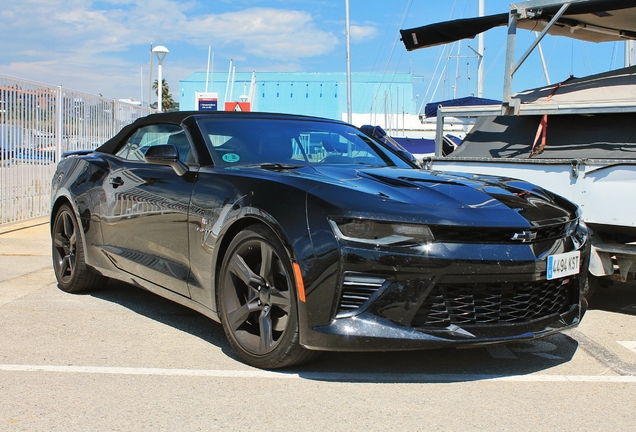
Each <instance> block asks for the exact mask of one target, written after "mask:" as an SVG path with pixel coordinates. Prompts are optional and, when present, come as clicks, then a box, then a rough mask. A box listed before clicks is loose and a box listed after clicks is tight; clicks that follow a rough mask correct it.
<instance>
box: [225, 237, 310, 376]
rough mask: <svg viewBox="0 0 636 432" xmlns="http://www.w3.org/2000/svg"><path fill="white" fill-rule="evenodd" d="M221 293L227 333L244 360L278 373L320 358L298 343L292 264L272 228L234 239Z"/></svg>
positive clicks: (228, 252)
mask: <svg viewBox="0 0 636 432" xmlns="http://www.w3.org/2000/svg"><path fill="white" fill-rule="evenodd" d="M217 292H218V302H219V308H220V314H221V321H222V323H223V329H224V330H225V334H226V335H227V337H228V339H229V341H230V344H231V345H232V347H233V348H234V350H235V351H236V353H237V354H238V355H239V357H240V358H241V359H242V360H243V361H244V362H246V363H248V364H250V365H252V366H256V367H260V368H266V369H274V368H281V367H288V366H292V365H296V364H299V363H302V362H306V361H308V360H309V359H311V358H312V357H313V356H314V352H312V351H309V350H307V349H305V348H303V347H302V346H300V344H299V343H298V309H297V305H296V291H295V283H294V276H293V273H292V266H291V260H290V258H289V256H288V254H287V251H286V250H285V248H284V247H283V245H282V244H281V242H280V241H279V240H278V238H277V237H276V236H275V235H274V234H273V233H272V232H271V231H269V230H268V229H266V228H264V227H260V226H256V227H250V228H249V229H247V230H244V231H242V232H240V233H239V234H238V235H237V236H236V237H235V238H234V239H233V240H232V242H231V244H230V246H229V248H228V251H227V253H226V254H225V257H224V259H223V264H222V266H221V274H220V282H219V288H218V291H217Z"/></svg>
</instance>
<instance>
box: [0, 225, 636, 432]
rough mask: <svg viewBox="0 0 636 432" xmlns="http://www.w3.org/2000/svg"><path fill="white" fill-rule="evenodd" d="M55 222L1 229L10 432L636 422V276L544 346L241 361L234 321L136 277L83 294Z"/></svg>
mask: <svg viewBox="0 0 636 432" xmlns="http://www.w3.org/2000/svg"><path fill="white" fill-rule="evenodd" d="M48 222H49V221H48V218H41V219H34V220H29V221H25V222H21V223H13V224H3V225H0V431H5V430H6V431H11V432H13V431H33V430H42V431H44V430H46V431H58V430H59V431H64V432H67V431H75V430H76V431H86V430H99V431H111V430H112V431H142V430H143V431H146V430H147V431H177V430H178V431H190V430H201V431H208V430H216V429H224V430H244V431H250V430H255V429H258V430H264V431H270V430H271V431H278V430H282V429H286V430H303V431H304V430H310V431H333V430H344V429H359V430H377V431H386V430H467V431H468V430H470V431H472V430H474V431H483V430H488V431H491V430H501V431H504V430H506V431H507V430H515V431H532V432H536V431H544V430H545V431H552V430H561V431H579V430H581V431H587V430H607V431H615V430H636V416H635V415H634V413H635V412H636V284H635V283H634V282H630V283H624V284H618V283H617V284H614V285H613V286H611V287H609V288H601V289H599V291H598V292H597V294H596V295H595V297H594V298H593V299H592V302H591V305H590V310H589V311H588V312H587V315H586V316H585V318H584V319H583V322H582V324H581V325H580V326H579V327H578V328H577V329H575V330H570V331H566V332H564V333H562V334H556V335H552V336H549V337H546V338H544V339H540V340H537V341H533V342H528V343H512V344H506V345H494V346H491V347H485V348H475V349H462V350H454V349H450V350H431V351H416V352H403V353H323V355H322V356H321V357H319V359H318V360H316V361H315V362H313V363H310V364H308V365H304V366H302V367H297V368H294V369H293V370H286V371H276V372H270V371H263V370H258V369H255V368H251V367H249V366H246V365H245V364H243V363H241V362H240V361H238V360H237V358H236V356H235V354H234V353H233V351H232V350H231V348H230V346H229V344H228V343H227V340H226V339H225V336H224V334H223V330H222V328H221V326H220V325H219V324H218V323H215V322H212V321H211V320H209V319H208V318H206V317H203V316H202V315H200V314H198V313H196V312H193V311H191V310H189V309H186V308H184V307H182V306H180V305H177V304H174V303H171V302H169V301H167V300H165V299H162V298H160V297H158V296H156V295H153V294H151V293H149V292H146V291H143V290H140V289H136V288H134V287H132V286H130V285H127V284H124V283H120V282H111V283H109V284H108V286H107V287H106V289H105V290H103V291H102V292H97V293H90V294H87V295H71V294H67V293H64V292H62V291H61V290H59V289H58V288H57V284H56V281H55V276H54V274H53V270H52V268H51V240H50V234H49V223H48Z"/></svg>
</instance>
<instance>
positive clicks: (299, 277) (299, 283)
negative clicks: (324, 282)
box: [292, 263, 306, 303]
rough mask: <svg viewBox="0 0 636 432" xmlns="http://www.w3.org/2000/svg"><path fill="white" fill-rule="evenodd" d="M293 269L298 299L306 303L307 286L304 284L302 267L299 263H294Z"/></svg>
mask: <svg viewBox="0 0 636 432" xmlns="http://www.w3.org/2000/svg"><path fill="white" fill-rule="evenodd" d="M292 267H293V268H294V277H295V278H296V290H297V291H298V299H299V300H300V301H301V302H303V303H305V302H306V299H305V284H304V282H303V274H302V272H301V271H300V266H299V265H298V263H292Z"/></svg>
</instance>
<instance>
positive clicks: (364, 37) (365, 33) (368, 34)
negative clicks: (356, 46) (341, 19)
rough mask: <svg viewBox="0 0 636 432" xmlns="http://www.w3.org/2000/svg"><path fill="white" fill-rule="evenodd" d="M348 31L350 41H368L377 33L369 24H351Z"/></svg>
mask: <svg viewBox="0 0 636 432" xmlns="http://www.w3.org/2000/svg"><path fill="white" fill-rule="evenodd" d="M349 31H350V34H351V40H352V42H368V41H369V40H370V39H373V38H375V37H376V36H377V35H378V29H377V28H376V27H371V26H358V25H352V26H351V27H350V29H349Z"/></svg>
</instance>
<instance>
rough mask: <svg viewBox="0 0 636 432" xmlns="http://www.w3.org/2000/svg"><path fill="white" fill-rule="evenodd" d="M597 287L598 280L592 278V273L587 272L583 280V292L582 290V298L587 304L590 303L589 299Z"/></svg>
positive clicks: (594, 277)
mask: <svg viewBox="0 0 636 432" xmlns="http://www.w3.org/2000/svg"><path fill="white" fill-rule="evenodd" d="M598 285H599V278H598V277H596V276H594V275H593V274H592V273H590V272H589V271H588V272H587V277H586V278H585V281H584V282H583V290H582V291H583V297H584V298H585V300H587V302H588V303H589V302H590V299H591V298H592V296H593V295H594V292H595V291H596V288H598Z"/></svg>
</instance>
